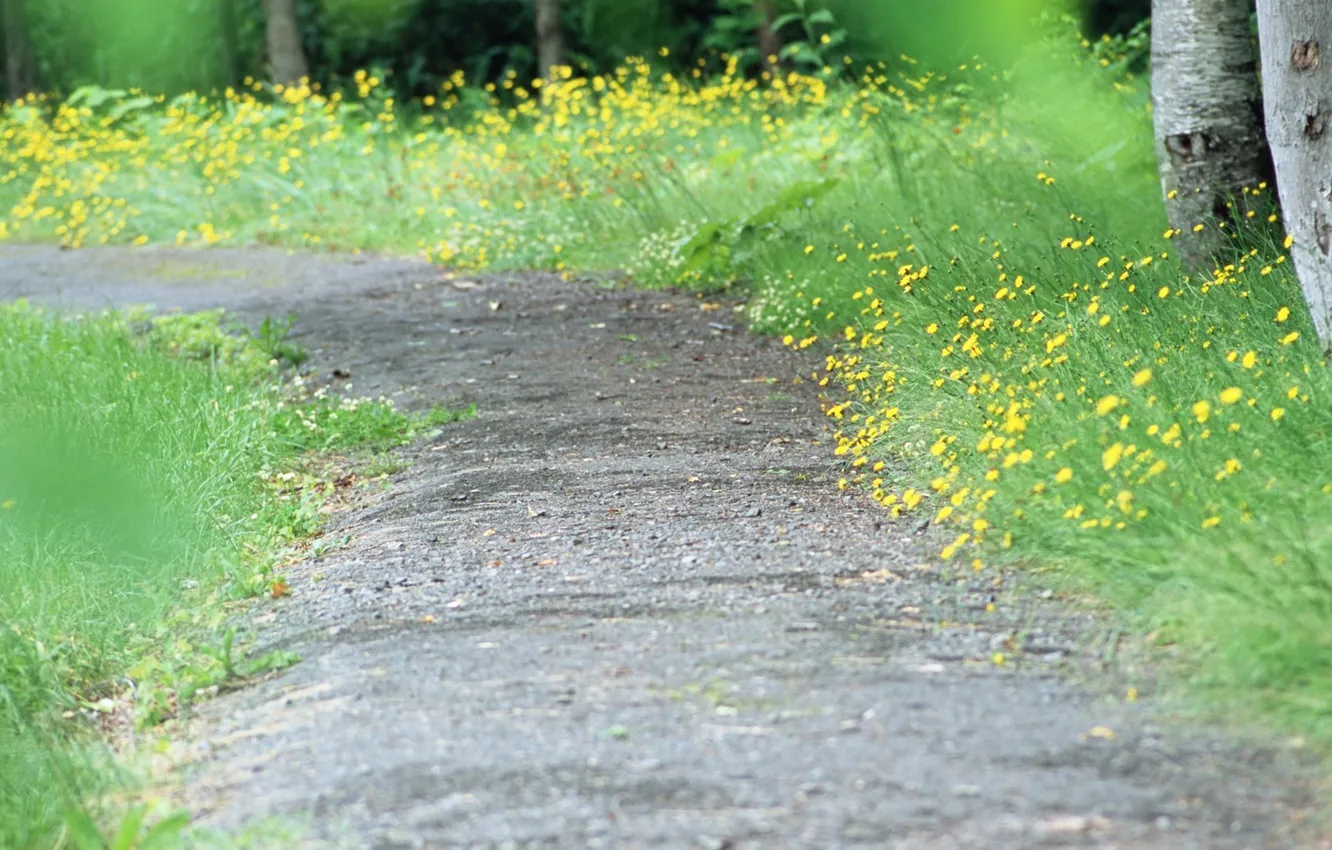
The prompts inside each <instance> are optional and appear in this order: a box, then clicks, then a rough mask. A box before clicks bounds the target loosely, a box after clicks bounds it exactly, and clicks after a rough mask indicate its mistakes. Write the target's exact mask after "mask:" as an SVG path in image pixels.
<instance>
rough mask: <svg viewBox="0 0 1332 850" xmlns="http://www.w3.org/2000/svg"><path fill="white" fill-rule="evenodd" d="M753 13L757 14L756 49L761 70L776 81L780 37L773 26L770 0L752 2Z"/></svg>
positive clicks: (780, 48)
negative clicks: (761, 65)
mask: <svg viewBox="0 0 1332 850" xmlns="http://www.w3.org/2000/svg"><path fill="white" fill-rule="evenodd" d="M754 11H756V12H758V16H759V22H758V33H757V34H758V49H759V58H760V60H761V61H762V63H763V70H764V71H767V72H768V74H769V75H770V76H771V77H772V78H773V79H776V78H777V76H778V75H779V74H780V73H781V70H782V69H781V62H780V60H779V57H780V56H781V53H782V36H781V34H780V33H778V32H777V30H776V28H775V27H774V26H773V18H774V17H776V16H775V15H774V14H773V5H772V0H754Z"/></svg>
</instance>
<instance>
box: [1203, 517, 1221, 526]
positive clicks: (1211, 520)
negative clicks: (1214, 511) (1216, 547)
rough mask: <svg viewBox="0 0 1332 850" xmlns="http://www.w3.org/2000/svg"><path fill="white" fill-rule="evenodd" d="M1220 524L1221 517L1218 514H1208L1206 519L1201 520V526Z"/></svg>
mask: <svg viewBox="0 0 1332 850" xmlns="http://www.w3.org/2000/svg"><path fill="white" fill-rule="evenodd" d="M1220 524H1221V517H1219V516H1209V517H1208V518H1207V519H1205V520H1203V521H1202V527H1203V528H1216V527H1217V526H1218V525H1220Z"/></svg>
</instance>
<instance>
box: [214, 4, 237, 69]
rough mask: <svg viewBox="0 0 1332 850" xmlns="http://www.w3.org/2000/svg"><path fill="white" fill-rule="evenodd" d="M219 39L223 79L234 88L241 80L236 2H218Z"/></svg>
mask: <svg viewBox="0 0 1332 850" xmlns="http://www.w3.org/2000/svg"><path fill="white" fill-rule="evenodd" d="M217 38H218V47H219V48H220V50H221V54H222V77H223V82H224V83H225V84H226V85H229V86H234V85H236V84H237V83H239V82H240V79H241V76H242V74H241V60H240V45H239V44H238V40H239V36H238V34H237V31H236V0H217Z"/></svg>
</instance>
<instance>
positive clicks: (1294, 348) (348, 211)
mask: <svg viewBox="0 0 1332 850" xmlns="http://www.w3.org/2000/svg"><path fill="white" fill-rule="evenodd" d="M1124 46H1125V45H1124V44H1123V43H1116V42H1113V41H1107V42H1102V43H1100V44H1098V45H1084V46H1083V49H1081V50H1078V49H1076V43H1075V42H1073V41H1071V40H1069V39H1065V40H1064V41H1059V40H1058V39H1056V40H1054V41H1052V42H1051V43H1050V45H1049V50H1048V51H1047V52H1048V54H1049V55H1050V56H1051V57H1054V58H1053V59H1050V60H1049V61H1047V62H1045V63H1043V64H1040V65H1039V66H1033V67H1027V68H1025V69H1024V68H1022V67H1019V68H1016V69H996V68H992V67H990V66H989V65H987V64H986V63H985V62H984V61H980V60H978V61H972V62H967V63H963V64H962V65H960V66H957V67H950V68H946V69H927V68H924V67H922V66H920V65H917V64H916V63H914V62H912V61H911V60H909V59H903V60H902V62H901V63H900V65H898V66H896V67H887V66H874V67H869V68H864V69H857V70H856V73H855V76H854V79H853V80H851V81H848V82H844V83H834V82H830V81H829V80H828V79H826V78H824V77H810V76H802V75H797V74H791V75H789V76H788V77H786V78H784V79H781V80H778V81H776V82H775V83H774V84H773V85H772V86H771V87H764V86H762V85H760V84H759V82H758V81H755V80H752V79H746V78H745V77H744V76H743V75H741V74H739V73H737V72H736V69H735V68H734V67H731V68H727V69H723V70H722V71H721V72H720V73H719V74H718V75H717V76H716V77H714V78H709V79H704V77H705V75H704V74H703V72H701V71H700V72H699V75H698V78H697V79H681V78H680V77H678V76H672V75H669V74H660V73H656V72H654V71H653V70H652V68H651V67H650V66H649V64H648V63H646V62H643V61H638V60H635V61H631V62H628V63H626V64H625V66H624V67H623V68H621V69H619V70H617V71H615V72H613V73H610V74H607V75H604V76H600V77H591V78H582V77H577V76H574V75H572V74H571V75H569V76H568V77H567V78H566V79H565V80H564V81H563V82H560V83H558V84H557V85H556V86H555V87H554V88H553V90H552V91H550V92H548V93H547V95H546V98H545V103H544V105H543V104H542V103H541V102H539V100H538V99H537V98H534V97H533V92H532V91H531V90H530V89H528V88H525V87H524V86H522V85H521V84H520V83H519V81H517V80H513V79H509V80H507V81H505V82H503V83H502V84H501V85H499V86H498V87H492V88H494V89H495V90H494V91H490V90H486V91H477V90H474V89H465V91H464V83H463V81H462V80H461V79H460V78H458V79H455V80H454V81H452V82H450V83H449V84H448V85H446V86H445V87H444V90H443V91H441V92H440V95H439V97H438V98H434V97H432V98H430V99H428V100H427V101H423V102H422V103H420V104H417V105H415V106H413V107H412V108H410V109H404V108H402V107H401V106H397V105H395V104H394V103H393V102H392V100H391V99H390V98H389V97H387V96H386V95H384V94H383V88H382V86H381V85H380V84H381V81H380V80H378V79H376V78H374V77H373V76H372V75H361V76H359V77H358V78H357V80H356V87H355V89H354V90H353V91H350V92H346V93H341V92H339V93H327V92H320V91H317V90H314V89H312V88H310V87H308V86H298V87H293V88H287V89H281V88H278V89H270V88H267V87H265V86H262V85H260V84H254V85H253V86H251V87H250V88H249V89H247V90H245V91H241V92H229V93H228V94H227V95H226V96H225V97H218V98H205V97H202V96H197V95H187V96H183V97H179V98H176V99H175V100H173V101H171V102H169V103H167V102H159V103H157V104H153V105H150V104H144V103H142V102H140V101H135V102H134V104H133V106H132V108H131V107H130V105H129V104H128V103H127V104H124V106H125V108H116V107H117V103H116V98H115V97H114V96H109V97H108V98H107V99H105V100H104V101H103V105H102V106H100V107H98V108H96V109H94V108H92V107H90V106H89V105H87V104H86V103H78V104H68V103H67V104H53V103H45V102H42V101H29V102H25V103H22V104H19V105H16V106H13V107H11V108H9V110H8V111H7V112H6V113H5V114H4V115H3V117H0V132H3V133H5V134H8V135H9V136H12V138H13V139H14V141H13V143H11V144H8V145H7V146H6V147H5V149H4V150H3V151H0V171H9V172H11V173H12V175H13V176H12V177H11V178H10V179H8V180H7V181H6V182H4V183H3V184H0V209H6V210H8V212H6V213H5V215H4V217H2V218H0V239H2V238H11V239H27V240H42V239H53V240H60V241H61V242H62V243H65V244H68V245H71V246H79V245H91V244H97V243H99V242H131V243H135V244H162V243H168V244H177V245H212V244H217V243H220V242H242V243H244V242H253V241H260V242H271V243H279V244H284V245H303V246H318V247H323V246H334V247H338V248H344V249H384V250H391V251H417V252H420V253H422V254H424V255H425V256H427V257H429V258H430V259H432V260H435V261H437V262H439V263H442V264H447V265H450V266H453V267H456V268H460V269H467V268H484V267H543V268H554V269H556V270H563V269H565V268H566V267H593V266H595V267H607V266H619V267H622V268H625V269H627V270H628V272H629V273H630V275H631V276H632V277H633V279H635V280H636V281H638V282H640V283H643V284H646V285H688V286H695V287H699V288H714V287H728V286H744V287H748V291H749V293H750V296H751V298H750V305H749V316H750V320H751V323H752V324H753V325H754V326H755V327H758V328H760V329H762V330H765V331H769V332H772V333H775V334H778V335H781V336H782V337H783V338H784V339H786V340H787V341H788V343H789V344H791V345H793V346H795V347H797V348H810V347H811V346H815V345H818V346H826V348H822V349H820V351H821V353H823V354H825V355H826V356H827V359H826V361H825V362H824V367H825V368H823V369H821V370H819V371H818V372H816V373H815V374H813V375H812V376H811V377H810V379H811V380H815V381H817V382H819V383H820V384H823V385H824V386H826V388H827V392H828V394H829V407H830V412H831V413H832V415H833V417H834V425H835V427H837V428H838V429H839V433H840V437H841V440H840V445H839V449H838V452H839V454H840V455H841V456H842V457H843V458H844V459H845V461H846V462H847V465H848V470H847V474H846V479H845V486H859V487H864V488H866V489H868V490H869V491H870V492H872V493H873V494H874V496H875V498H877V499H878V500H879V501H881V502H882V503H883V504H884V505H885V508H886V510H888V511H890V512H891V513H893V514H915V515H918V516H920V517H922V518H925V519H928V520H930V521H931V522H932V523H934V524H935V525H936V526H939V527H942V528H945V529H947V530H948V533H949V540H948V542H947V544H946V545H945V546H944V547H943V548H942V551H940V552H939V556H940V558H941V559H942V560H944V561H945V562H947V563H949V564H955V565H960V569H962V570H964V571H967V572H970V571H973V570H976V571H981V570H985V569H988V568H990V567H992V566H993V565H994V564H996V563H1002V562H1005V561H1007V560H1009V559H1012V558H1015V557H1020V558H1022V559H1023V560H1024V561H1036V562H1039V563H1042V564H1049V563H1053V564H1054V565H1057V566H1058V567H1060V568H1061V570H1062V575H1063V576H1064V577H1065V578H1066V580H1068V581H1070V582H1072V583H1075V584H1076V585H1078V586H1080V587H1082V588H1084V589H1090V590H1092V591H1093V592H1095V593H1096V594H1098V595H1100V596H1102V597H1105V598H1108V599H1110V600H1112V601H1114V602H1116V603H1118V605H1119V606H1120V607H1121V608H1123V609H1124V610H1126V611H1128V612H1130V613H1131V614H1133V615H1135V616H1137V617H1139V618H1140V624H1141V626H1142V631H1143V632H1150V633H1151V634H1152V636H1153V638H1154V641H1155V642H1156V643H1157V644H1158V645H1161V644H1164V645H1173V646H1176V647H1177V648H1178V651H1179V652H1180V653H1182V657H1183V658H1185V659H1187V662H1188V665H1187V667H1185V666H1184V665H1181V668H1180V669H1181V672H1185V671H1187V672H1188V674H1189V675H1188V677H1187V678H1189V679H1190V681H1192V682H1193V683H1194V684H1197V685H1199V686H1202V687H1204V688H1206V689H1207V690H1209V691H1210V692H1211V693H1212V694H1214V695H1216V696H1218V697H1220V698H1221V699H1223V700H1224V701H1225V704H1226V705H1231V706H1233V705H1244V706H1247V707H1256V708H1261V709H1264V710H1267V711H1270V712H1274V713H1275V715H1276V716H1278V717H1279V718H1281V720H1282V721H1283V722H1284V723H1286V724H1287V725H1288V727H1289V728H1293V729H1299V730H1302V731H1304V732H1307V733H1310V734H1312V735H1314V736H1316V737H1318V738H1319V739H1321V740H1323V741H1332V725H1329V723H1328V721H1327V717H1328V714H1329V710H1332V676H1329V675H1328V674H1329V673H1330V672H1332V654H1329V652H1328V651H1327V646H1326V644H1327V639H1328V638H1327V636H1328V635H1329V634H1332V629H1330V628H1329V625H1332V575H1329V574H1328V571H1327V564H1328V563H1329V554H1332V553H1330V552H1329V547H1332V537H1329V535H1328V533H1327V529H1328V528H1329V527H1332V522H1329V512H1332V501H1329V500H1330V499H1332V495H1330V494H1332V471H1330V470H1329V466H1328V462H1327V445H1326V442H1327V436H1328V433H1329V426H1330V425H1332V419H1329V413H1328V406H1327V403H1326V400H1327V398H1328V390H1329V389H1332V386H1330V385H1329V378H1328V375H1327V371H1326V367H1325V365H1324V363H1323V361H1322V358H1321V356H1320V353H1319V352H1318V351H1317V349H1316V347H1315V343H1314V342H1312V341H1311V334H1310V333H1309V328H1308V322H1307V316H1306V314H1305V313H1304V311H1303V308H1302V306H1301V303H1300V299H1299V295H1298V287H1297V286H1296V284H1295V281H1294V279H1293V275H1292V273H1291V270H1290V267H1289V263H1288V262H1287V259H1286V255H1285V253H1284V250H1285V248H1284V246H1283V245H1282V244H1281V238H1280V236H1279V235H1278V236H1276V237H1270V236H1269V235H1267V229H1266V225H1268V224H1269V223H1270V222H1268V221H1265V220H1264V216H1263V215H1261V214H1256V213H1252V214H1253V215H1254V216H1255V217H1254V218H1253V219H1251V220H1250V222H1249V227H1248V229H1246V230H1245V232H1244V233H1242V234H1240V235H1239V236H1237V238H1236V251H1235V256H1234V260H1233V262H1230V263H1226V264H1224V265H1222V266H1221V267H1220V268H1218V269H1216V270H1215V272H1214V273H1213V274H1212V275H1209V276H1204V277H1202V278H1198V277H1190V276H1189V275H1187V274H1186V273H1185V272H1183V271H1182V270H1181V268H1180V267H1179V265H1178V264H1177V263H1176V261H1175V258H1174V251H1173V250H1172V248H1173V246H1174V244H1175V243H1174V241H1173V240H1175V239H1178V238H1181V237H1183V236H1186V234H1179V233H1177V232H1172V231H1169V230H1167V229H1166V225H1165V220H1164V215H1163V212H1162V210H1161V208H1160V199H1159V197H1158V194H1157V193H1158V188H1157V182H1156V175H1155V167H1154V163H1153V157H1152V151H1151V131H1150V123H1149V120H1150V119H1149V115H1148V112H1147V109H1146V93H1145V91H1144V89H1143V87H1142V86H1140V85H1139V84H1138V82H1137V81H1136V80H1134V79H1133V77H1132V75H1131V74H1128V73H1127V72H1126V71H1125V70H1124V69H1125V67H1126V65H1127V64H1128V63H1127V62H1126V61H1125V59H1124V56H1123V54H1122V48H1123V47H1124ZM478 103H484V104H485V105H484V106H481V107H478V106H477V104H478ZM113 109H114V110H115V111H114V116H113V115H112V113H111V110H113ZM1251 193H1252V194H1253V195H1254V196H1255V198H1254V199H1250V201H1251V202H1250V203H1248V204H1247V205H1246V206H1247V208H1249V209H1251V210H1253V209H1256V207H1257V206H1258V205H1259V204H1261V202H1262V200H1263V198H1264V197H1265V196H1266V195H1268V194H1270V189H1269V187H1264V186H1256V187H1252V189H1251ZM1254 200H1256V201H1257V203H1253V202H1252V201H1254ZM116 379H117V380H120V381H121V382H122V383H124V379H123V374H120V373H118V374H117V375H116ZM108 380H109V379H108ZM132 385H133V384H132V382H130V383H129V384H127V386H132ZM116 386H117V387H119V385H118V384H117V385H116ZM71 392H73V390H71ZM78 392H89V390H86V389H84V388H79V389H78ZM94 397H96V396H94ZM238 401H239V399H238V398H236V397H234V396H227V397H224V398H222V399H220V400H219V402H218V403H219V404H220V405H222V407H221V408H220V410H218V411H215V412H214V414H213V416H214V417H216V416H220V415H222V413H223V412H224V411H227V410H232V409H233V408H234V406H235V404H237V403H238ZM127 409H128V408H127ZM323 409H325V410H326V411H328V412H330V413H331V412H332V410H333V408H332V407H328V406H326V407H325V408H323ZM237 416H239V417H241V419H242V420H243V419H244V416H242V415H241V413H240V411H239V410H238V411H237ZM238 421H239V420H238ZM227 427H228V428H232V427H239V426H237V425H235V423H232V422H230V421H228V422H227ZM301 427H303V426H300V425H297V424H293V428H294V432H295V433H301V431H300V428H301ZM188 433H190V434H195V435H196V436H195V437H194V438H192V439H204V437H205V436H206V435H199V434H197V427H194V428H192V429H191V430H190V431H189V432H188ZM247 433H248V432H247ZM246 439H248V438H246ZM191 445H194V444H193V443H190V442H189V441H185V442H184V443H181V444H180V446H179V448H180V449H181V450H182V451H183V452H184V453H183V454H182V455H181V458H182V460H181V463H182V464H184V465H183V467H182V468H183V469H191V468H195V467H197V466H198V464H197V461H195V460H192V458H193V457H194V456H193V455H190V454H189V452H188V450H187V448H188V446H191ZM141 448H142V447H141V446H139V445H138V444H136V450H139V449H141ZM224 457H225V454H224ZM191 464H194V466H191ZM148 468H149V470H150V471H151V470H152V469H153V468H154V467H152V466H151V465H149V467H148ZM223 468H224V469H225V468H226V467H225V466H224V467H223ZM160 474H162V475H166V474H167V473H166V472H163V473H160ZM208 480H209V481H214V480H218V479H216V478H215V477H209V479H208ZM136 486H140V487H142V488H145V489H146V492H148V493H149V494H152V493H160V492H163V487H164V485H163V484H161V483H160V482H158V480H157V479H150V480H146V481H144V482H139V483H136ZM173 492H174V491H173ZM185 492H187V493H194V494H196V495H198V494H200V493H203V495H207V493H209V492H211V491H200V490H198V488H197V487H189V486H187V487H185ZM199 497H200V498H202V497H203V496H202V495H201V496H199ZM134 504H137V502H134ZM164 510H165V509H164ZM217 512H218V511H214V513H217ZM222 512H223V513H229V514H230V513H231V512H232V509H230V508H223V509H222ZM234 515H236V516H241V515H244V514H243V512H239V511H237V512H234ZM136 516H137V515H136ZM145 516H150V517H153V518H154V520H153V521H157V519H156V518H157V516H158V514H157V513H156V512H149V513H148V514H145ZM165 516H167V517H171V516H174V514H172V513H171V511H170V510H165ZM135 522H142V523H146V522H147V520H146V519H145V520H142V521H140V520H137V519H136V520H135ZM137 527H139V526H138V525H136V524H135V523H134V522H131V523H127V524H126V525H125V528H126V529H131V530H132V529H134V528H137ZM144 527H145V528H150V527H151V526H144ZM145 534H146V532H145ZM131 537H132V535H131ZM143 539H144V540H148V541H151V540H155V539H156V538H155V537H153V536H152V535H151V534H146V536H145V537H144V538H143ZM186 539H188V538H186ZM138 540H139V538H137V537H132V539H130V540H129V542H127V543H126V544H125V545H127V546H128V545H131V544H134V545H139V543H138V542H136V541H138ZM144 545H146V544H144ZM208 548H209V547H201V550H202V551H207V550H208ZM131 551H137V550H131ZM133 598H134V599H139V598H140V596H138V595H136V596H134V597H133Z"/></svg>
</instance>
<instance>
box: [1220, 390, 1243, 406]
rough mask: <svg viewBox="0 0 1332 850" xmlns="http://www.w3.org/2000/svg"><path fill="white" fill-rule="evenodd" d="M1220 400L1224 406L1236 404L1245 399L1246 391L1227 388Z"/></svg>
mask: <svg viewBox="0 0 1332 850" xmlns="http://www.w3.org/2000/svg"><path fill="white" fill-rule="evenodd" d="M1220 398H1221V403H1222V404H1234V403H1236V402H1237V401H1239V400H1240V399H1242V398H1244V391H1243V390H1241V389H1240V388H1239V387H1226V388H1225V389H1224V390H1222V391H1221V396H1220Z"/></svg>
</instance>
